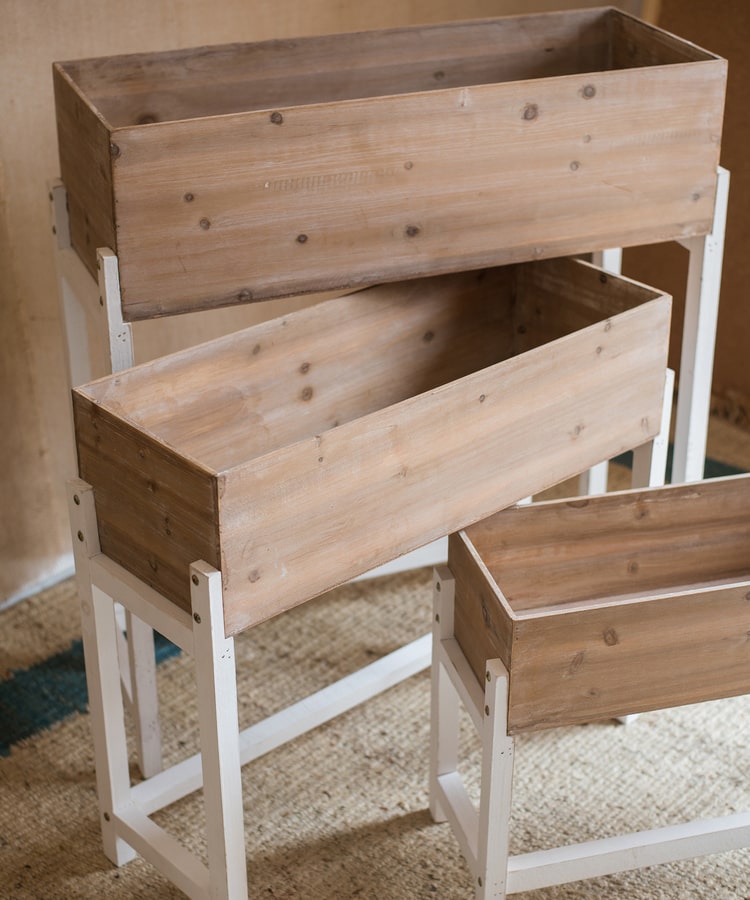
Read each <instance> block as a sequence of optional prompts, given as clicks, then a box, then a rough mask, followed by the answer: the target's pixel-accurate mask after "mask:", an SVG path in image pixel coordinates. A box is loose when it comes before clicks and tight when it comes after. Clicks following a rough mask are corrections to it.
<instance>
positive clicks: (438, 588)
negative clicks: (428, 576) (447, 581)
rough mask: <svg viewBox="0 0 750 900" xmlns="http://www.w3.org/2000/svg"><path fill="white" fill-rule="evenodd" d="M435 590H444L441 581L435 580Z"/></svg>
mask: <svg viewBox="0 0 750 900" xmlns="http://www.w3.org/2000/svg"><path fill="white" fill-rule="evenodd" d="M435 590H436V591H440V590H442V588H441V587H440V582H439V581H436V582H435Z"/></svg>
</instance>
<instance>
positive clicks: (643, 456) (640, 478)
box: [631, 369, 674, 488]
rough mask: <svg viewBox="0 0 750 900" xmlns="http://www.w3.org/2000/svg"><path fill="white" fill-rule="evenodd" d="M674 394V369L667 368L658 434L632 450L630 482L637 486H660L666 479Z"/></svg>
mask: <svg viewBox="0 0 750 900" xmlns="http://www.w3.org/2000/svg"><path fill="white" fill-rule="evenodd" d="M673 395H674V371H673V370H672V369H667V371H666V378H665V379H664V406H663V408H662V418H661V427H660V428H659V434H657V436H656V437H655V438H654V439H653V440H652V441H648V442H647V443H645V444H641V446H640V447H636V448H635V450H634V451H633V474H632V478H631V484H632V486H633V487H634V488H638V487H661V486H662V485H663V484H664V483H665V482H666V479H667V453H668V451H669V428H670V424H671V421H672V402H673V401H672V398H673Z"/></svg>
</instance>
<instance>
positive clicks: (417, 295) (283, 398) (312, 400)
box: [87, 267, 515, 471]
mask: <svg viewBox="0 0 750 900" xmlns="http://www.w3.org/2000/svg"><path fill="white" fill-rule="evenodd" d="M514 281H515V271H514V269H513V267H504V268H498V269H493V270H485V271H482V272H473V273H462V274H459V275H451V276H442V277H439V278H431V279H425V280H417V281H413V282H408V283H399V284H395V285H382V286H378V287H376V288H372V289H370V290H367V291H363V292H361V293H359V294H356V295H353V296H349V297H342V298H338V299H335V300H329V301H326V302H324V303H321V304H318V305H317V306H315V307H313V308H310V309H306V310H302V311H299V312H296V313H293V314H291V315H289V316H285V317H284V318H281V319H276V320H273V321H272V322H268V323H263V324H262V325H259V326H254V327H252V328H250V329H246V330H245V331H241V332H238V333H236V334H232V335H229V336H228V337H226V338H221V339H220V340H218V341H214V342H210V343H208V344H205V345H202V346H199V347H196V348H193V349H191V350H189V351H186V352H184V353H179V354H175V355H173V356H171V357H168V358H164V359H160V360H157V361H155V362H153V363H150V364H148V365H146V366H139V367H138V368H136V369H132V370H130V371H128V372H124V373H121V374H120V375H118V376H117V378H116V379H106V380H104V381H101V382H98V383H96V384H93V385H91V386H89V388H87V392H88V393H90V394H91V396H93V397H94V398H95V399H96V401H97V402H98V403H101V404H102V405H104V406H106V407H107V408H109V409H110V410H112V411H113V412H114V413H116V414H118V415H124V416H126V417H127V418H128V419H129V420H131V421H133V422H134V423H137V424H138V426H139V427H141V428H143V429H144V430H146V431H148V432H150V433H151V434H153V435H154V436H156V437H157V438H158V439H159V440H161V441H164V442H166V443H168V444H170V445H171V446H173V447H175V448H179V450H180V451H181V452H183V453H184V454H186V455H188V456H191V457H192V458H194V459H200V460H201V462H202V463H203V464H205V465H208V466H210V467H211V468H213V469H215V470H216V471H222V470H224V469H228V468H231V467H233V466H235V465H239V464H240V463H242V462H244V461H245V460H247V459H251V458H254V457H257V456H261V455H263V454H265V453H269V452H273V451H275V450H278V449H280V448H281V447H284V446H286V445H288V444H291V443H294V442H295V441H297V440H302V439H304V438H307V437H309V436H310V435H314V434H320V433H323V432H326V431H329V430H330V429H331V428H333V427H336V426H337V425H340V424H344V423H345V422H347V421H351V420H353V419H356V418H361V417H362V416H366V415H368V414H370V413H372V412H375V411H376V410H378V409H381V408H384V407H386V406H390V405H393V404H395V403H398V402H401V401H403V400H405V399H407V398H409V397H412V396H416V395H417V394H420V393H423V392H425V391H429V390H432V389H434V388H436V387H438V386H439V385H440V384H444V383H447V382H449V381H454V380H456V379H458V378H461V377H463V376H465V375H467V374H469V373H471V372H473V371H476V370H477V369H481V368H484V367H487V366H490V365H493V364H495V363H497V362H498V361H499V360H502V359H505V358H507V357H509V356H511V355H512V352H513V328H512V318H511V316H512V305H513V293H514V291H513V287H514Z"/></svg>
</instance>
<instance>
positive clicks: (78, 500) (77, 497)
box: [73, 494, 81, 506]
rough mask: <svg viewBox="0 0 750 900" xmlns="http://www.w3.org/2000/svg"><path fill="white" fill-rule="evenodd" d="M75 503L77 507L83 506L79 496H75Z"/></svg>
mask: <svg viewBox="0 0 750 900" xmlns="http://www.w3.org/2000/svg"><path fill="white" fill-rule="evenodd" d="M73 503H75V505H76V506H80V505H81V498H80V497H79V496H78V494H73Z"/></svg>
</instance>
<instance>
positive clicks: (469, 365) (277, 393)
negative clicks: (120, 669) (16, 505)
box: [74, 259, 671, 633]
mask: <svg viewBox="0 0 750 900" xmlns="http://www.w3.org/2000/svg"><path fill="white" fill-rule="evenodd" d="M670 306H671V301H670V298H668V297H665V296H663V295H661V294H659V293H658V292H656V291H654V290H652V289H650V288H647V287H644V286H643V285H638V284H636V283H634V282H631V281H628V280H627V279H623V278H616V277H612V276H608V275H605V274H604V273H602V272H600V271H599V270H598V269H596V268H595V267H593V266H590V265H588V264H586V263H583V262H579V261H575V260H566V259H563V260H549V261H545V262H543V263H531V264H519V265H518V266H510V267H501V268H497V269H491V270H484V271H481V272H471V273H462V274H458V275H446V276H436V277H433V278H430V279H424V280H413V281H409V282H404V283H397V284H393V285H384V286H378V287H375V288H370V289H368V290H365V291H363V292H360V293H358V294H356V295H352V296H348V297H343V298H339V299H336V300H329V301H326V302H323V303H321V304H318V305H317V306H314V307H311V308H309V309H306V310H303V311H300V312H296V313H293V314H291V315H289V316H286V317H285V318H282V319H277V320H275V321H272V322H269V323H265V324H262V325H257V326H253V327H252V328H249V329H247V330H245V331H242V332H239V333H236V334H233V335H230V336H228V337H225V338H222V339H219V340H217V341H213V342H210V343H207V344H204V345H201V346H199V347H196V348H193V349H191V350H187V351H183V352H180V353H178V354H175V355H173V356H169V357H165V358H163V359H160V360H157V361H155V362H151V363H148V364H144V365H141V366H139V367H136V368H134V369H131V370H129V371H126V372H123V373H121V374H118V375H114V376H111V377H108V378H105V379H102V380H100V381H97V382H94V383H92V384H90V385H88V386H86V387H84V388H81V389H79V390H77V391H75V392H74V407H75V424H76V439H77V444H78V456H79V466H80V474H81V477H82V478H84V479H85V480H86V481H88V482H90V483H91V484H92V485H93V486H94V488H95V499H96V509H97V515H98V520H99V536H100V540H101V546H102V550H103V551H104V552H105V553H106V554H107V555H109V556H110V557H112V558H113V559H115V560H116V561H117V562H120V563H121V564H122V565H124V566H125V567H126V568H128V569H129V570H130V571H132V572H134V573H135V574H137V575H138V576H140V577H141V578H142V579H144V580H145V581H147V582H148V583H149V584H151V585H153V586H154V587H156V588H157V589H158V590H160V591H161V592H162V593H163V594H165V595H166V596H167V597H169V598H170V599H172V600H173V601H174V602H175V603H178V604H180V605H181V606H183V607H186V608H187V607H188V606H189V590H188V588H189V585H188V566H189V564H190V563H191V562H193V561H195V560H198V559H204V560H206V561H207V562H209V563H210V564H212V565H214V566H216V567H217V568H220V569H221V570H222V574H223V585H224V609H225V624H226V629H227V633H234V632H236V631H238V630H240V629H242V628H245V627H247V626H249V625H251V624H253V623H255V622H258V621H260V620H262V619H264V618H267V617H268V616H271V615H273V614H275V613H277V612H279V611H281V610H282V609H285V608H287V607H290V606H292V605H294V604H296V603H298V602H301V601H302V600H305V599H307V598H309V597H312V596H314V595H316V594H318V593H320V592H321V591H324V590H326V589H328V588H330V587H332V586H333V585H335V584H337V583H340V582H342V581H345V580H347V579H348V578H350V577H352V576H354V575H357V574H359V573H362V572H365V571H368V570H369V569H371V568H373V567H374V566H376V565H379V564H381V563H383V562H386V561H388V560H390V559H393V558H395V557H397V556H399V555H401V554H402V553H405V552H407V551H409V550H412V549H414V548H416V547H418V546H421V545H422V544H425V543H428V542H429V541H431V540H434V539H436V538H438V537H440V536H442V535H444V534H448V533H449V532H451V531H453V530H456V529H458V528H461V527H463V526H465V525H468V524H469V523H470V522H473V521H476V520H477V519H480V518H482V517H484V516H487V515H489V514H490V513H492V512H494V511H496V510H498V509H501V508H503V507H506V506H508V505H510V504H511V503H514V502H516V501H517V500H519V499H521V498H522V497H524V496H526V495H527V494H530V493H533V492H536V491H539V490H542V489H543V488H545V487H547V486H549V485H552V484H554V483H556V482H558V481H560V480H562V479H564V478H567V477H569V476H571V475H573V474H575V473H577V472H580V471H582V470H584V469H585V468H587V467H588V466H590V465H592V464H594V463H596V462H597V461H599V460H602V459H606V458H607V457H609V456H612V455H614V454H616V453H619V452H621V451H623V450H624V449H626V448H629V447H635V446H637V445H639V444H642V443H643V442H645V441H646V440H648V439H650V438H652V437H653V436H654V434H655V433H656V431H657V430H658V426H659V421H660V417H661V405H662V395H663V387H664V377H665V367H666V353H667V341H668V331H669V315H670Z"/></svg>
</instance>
